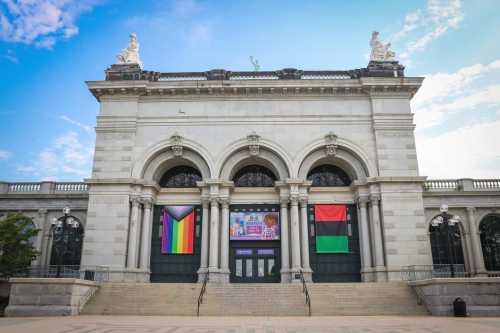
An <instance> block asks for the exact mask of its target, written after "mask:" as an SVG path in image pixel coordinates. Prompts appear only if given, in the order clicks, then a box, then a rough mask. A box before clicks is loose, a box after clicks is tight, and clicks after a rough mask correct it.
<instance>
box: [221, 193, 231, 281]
mask: <svg viewBox="0 0 500 333" xmlns="http://www.w3.org/2000/svg"><path fill="white" fill-rule="evenodd" d="M220 203H221V206H222V221H221V222H222V223H221V234H220V243H221V246H220V272H221V274H223V275H225V277H221V278H222V279H223V280H224V281H223V282H228V281H229V198H227V197H225V198H220Z"/></svg>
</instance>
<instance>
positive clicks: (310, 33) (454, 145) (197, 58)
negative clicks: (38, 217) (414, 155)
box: [0, 0, 500, 181]
mask: <svg viewBox="0 0 500 333" xmlns="http://www.w3.org/2000/svg"><path fill="white" fill-rule="evenodd" d="M499 13H500V2H499V1H497V0H481V1H474V0H464V1H461V0H419V1H396V0H386V1H326V0H325V1H250V0H246V1H238V0H232V1H220V0H219V1H207V0H206V1H201V0H200V1H195V0H185V1H183V0H179V1H117V0H108V1H105V0H103V1H99V0H80V1H75V0H38V1H37V0H22V1H14V0H0V68H1V72H0V73H1V74H0V75H1V78H0V180H8V181H37V180H41V179H55V180H61V181H62V180H74V181H79V180H81V179H83V178H86V177H88V176H89V175H90V169H91V159H92V153H93V144H94V129H93V127H94V126H95V117H96V114H97V111H98V103H97V101H96V100H95V99H94V98H93V97H92V95H91V94H90V93H89V91H88V90H87V89H86V86H85V83H84V81H85V80H101V79H103V78H104V72H103V71H104V70H105V69H106V68H107V67H108V66H109V65H110V64H112V63H114V62H115V55H116V54H117V53H118V52H119V51H120V50H121V49H122V48H124V47H125V46H126V43H127V39H128V34H129V32H132V31H135V32H136V33H137V34H138V37H139V42H140V46H141V58H142V61H143V63H144V66H145V69H149V70H157V71H198V70H199V71H203V70H208V69H213V68H225V69H232V70H251V69H252V66H251V63H250V61H249V56H250V55H253V56H254V57H256V58H257V59H258V60H259V62H260V64H261V66H262V70H275V69H281V68H285V67H296V68H302V69H352V68H360V67H364V66H366V64H367V62H368V54H369V51H370V50H369V39H370V34H371V32H372V31H373V30H378V31H380V33H381V39H382V40H383V41H390V42H392V45H393V49H394V50H395V51H396V54H397V57H398V58H399V59H400V61H401V62H402V63H403V64H404V65H406V66H407V69H406V75H408V76H426V80H425V82H424V85H423V87H422V89H421V90H420V91H419V93H418V94H417V95H416V96H415V98H414V100H413V101H412V108H413V111H414V112H415V122H416V125H417V129H416V140H417V150H418V154H419V155H418V157H419V166H420V173H421V174H422V175H426V176H429V177H430V178H458V177H474V178H498V177H499V176H500V172H499V171H500V42H499V41H500V39H499V35H500V20H499V19H498V14H499Z"/></svg>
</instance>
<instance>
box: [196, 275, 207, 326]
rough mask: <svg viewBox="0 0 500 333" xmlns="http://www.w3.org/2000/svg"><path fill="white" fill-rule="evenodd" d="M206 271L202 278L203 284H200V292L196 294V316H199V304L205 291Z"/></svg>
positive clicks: (201, 302)
mask: <svg viewBox="0 0 500 333" xmlns="http://www.w3.org/2000/svg"><path fill="white" fill-rule="evenodd" d="M207 282H208V273H206V274H205V277H204V278H203V284H202V285H201V290H200V294H199V295H198V305H197V308H196V316H198V317H199V316H200V305H201V304H203V295H205V292H206V291H207Z"/></svg>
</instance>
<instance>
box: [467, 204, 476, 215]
mask: <svg viewBox="0 0 500 333" xmlns="http://www.w3.org/2000/svg"><path fill="white" fill-rule="evenodd" d="M465 209H466V210H467V213H469V214H475V213H476V207H472V206H470V207H465Z"/></svg>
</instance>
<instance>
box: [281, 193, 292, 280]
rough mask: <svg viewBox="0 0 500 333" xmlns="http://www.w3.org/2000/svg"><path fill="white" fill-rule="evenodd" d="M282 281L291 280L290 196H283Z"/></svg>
mask: <svg viewBox="0 0 500 333" xmlns="http://www.w3.org/2000/svg"><path fill="white" fill-rule="evenodd" d="M280 203H281V214H280V215H281V283H288V282H290V245H289V242H288V198H281V200H280Z"/></svg>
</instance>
